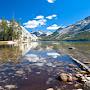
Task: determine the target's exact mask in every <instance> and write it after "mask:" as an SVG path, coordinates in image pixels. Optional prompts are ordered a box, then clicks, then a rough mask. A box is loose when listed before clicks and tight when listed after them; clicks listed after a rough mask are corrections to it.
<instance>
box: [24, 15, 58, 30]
mask: <svg viewBox="0 0 90 90" xmlns="http://www.w3.org/2000/svg"><path fill="white" fill-rule="evenodd" d="M56 17H57V15H56V14H53V15H50V16H47V17H45V16H43V15H39V16H36V17H35V18H34V19H32V20H29V21H28V22H26V23H24V24H23V25H24V27H25V28H31V29H32V28H37V27H39V26H43V25H46V22H47V20H51V19H53V18H56Z"/></svg>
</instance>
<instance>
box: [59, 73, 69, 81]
mask: <svg viewBox="0 0 90 90" xmlns="http://www.w3.org/2000/svg"><path fill="white" fill-rule="evenodd" d="M60 79H61V80H62V81H64V82H67V80H68V76H67V74H66V73H61V74H60Z"/></svg>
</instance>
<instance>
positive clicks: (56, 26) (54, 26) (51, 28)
mask: <svg viewBox="0 0 90 90" xmlns="http://www.w3.org/2000/svg"><path fill="white" fill-rule="evenodd" d="M58 28H60V26H58V25H57V24H53V25H51V26H49V27H47V29H48V30H56V29H58Z"/></svg>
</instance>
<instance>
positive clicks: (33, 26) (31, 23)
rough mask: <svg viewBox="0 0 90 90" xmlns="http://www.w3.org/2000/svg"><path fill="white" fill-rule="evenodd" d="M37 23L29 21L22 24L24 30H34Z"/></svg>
mask: <svg viewBox="0 0 90 90" xmlns="http://www.w3.org/2000/svg"><path fill="white" fill-rule="evenodd" d="M38 25H39V23H38V22H37V21H36V20H30V21H28V22H27V23H24V27H25V28H36V27H37V26H38Z"/></svg>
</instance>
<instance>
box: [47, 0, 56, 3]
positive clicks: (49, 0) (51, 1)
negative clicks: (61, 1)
mask: <svg viewBox="0 0 90 90" xmlns="http://www.w3.org/2000/svg"><path fill="white" fill-rule="evenodd" d="M47 1H48V3H54V2H55V1H56V0H47Z"/></svg>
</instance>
